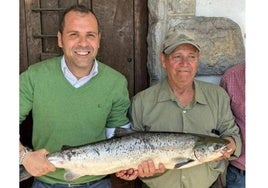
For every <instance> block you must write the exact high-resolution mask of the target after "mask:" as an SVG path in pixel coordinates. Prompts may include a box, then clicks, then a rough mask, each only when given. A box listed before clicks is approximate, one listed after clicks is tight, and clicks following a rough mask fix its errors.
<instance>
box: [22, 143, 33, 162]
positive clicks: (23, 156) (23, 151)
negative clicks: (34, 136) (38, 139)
mask: <svg viewBox="0 0 268 188" xmlns="http://www.w3.org/2000/svg"><path fill="white" fill-rule="evenodd" d="M31 151H32V150H31V149H30V148H28V147H23V149H21V150H20V165H21V164H22V162H23V160H24V158H25V156H26V155H27V153H29V152H31Z"/></svg>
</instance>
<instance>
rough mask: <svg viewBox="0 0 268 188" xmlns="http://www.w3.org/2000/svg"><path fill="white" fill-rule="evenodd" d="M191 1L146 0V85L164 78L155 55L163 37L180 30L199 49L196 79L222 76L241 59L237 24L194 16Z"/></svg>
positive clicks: (218, 18) (158, 50)
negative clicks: (205, 76) (206, 76)
mask: <svg viewBox="0 0 268 188" xmlns="http://www.w3.org/2000/svg"><path fill="white" fill-rule="evenodd" d="M195 3H196V2H195V0H148V8H149V30H148V36H147V42H148V60H147V66H148V71H149V75H150V84H151V85H152V84H154V83H156V82H158V81H160V80H162V79H163V78H165V77H166V73H165V70H164V69H163V68H162V65H161V62H160V59H159V54H160V49H161V43H162V41H163V40H164V38H165V34H166V33H167V32H168V31H169V30H171V29H176V30H180V31H181V32H182V33H185V34H187V35H189V36H191V37H192V38H194V39H195V40H196V41H197V42H198V43H199V45H200V47H201V57H200V62H199V69H198V72H197V76H202V75H222V74H223V73H224V72H225V70H226V69H228V68H229V67H231V66H233V65H234V64H237V63H240V62H242V61H243V60H244V59H245V48H244V41H243V37H242V34H241V29H240V27H239V25H238V24H237V23H235V22H234V21H232V20H231V19H229V18H224V17H200V16H195Z"/></svg>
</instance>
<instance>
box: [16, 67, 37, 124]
mask: <svg viewBox="0 0 268 188" xmlns="http://www.w3.org/2000/svg"><path fill="white" fill-rule="evenodd" d="M19 82H20V88H19V98H20V101H19V118H20V124H21V122H23V121H24V120H25V119H26V117H27V115H28V114H29V112H30V111H31V109H32V106H33V93H34V87H33V82H32V80H31V77H30V70H29V69H28V70H26V71H25V72H23V73H21V75H20V77H19Z"/></svg>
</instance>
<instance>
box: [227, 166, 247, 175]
mask: <svg viewBox="0 0 268 188" xmlns="http://www.w3.org/2000/svg"><path fill="white" fill-rule="evenodd" d="M230 166H232V167H233V168H235V169H236V171H238V172H239V173H240V174H243V175H244V176H245V175H246V171H245V170H241V169H239V168H237V167H235V166H234V165H231V164H230Z"/></svg>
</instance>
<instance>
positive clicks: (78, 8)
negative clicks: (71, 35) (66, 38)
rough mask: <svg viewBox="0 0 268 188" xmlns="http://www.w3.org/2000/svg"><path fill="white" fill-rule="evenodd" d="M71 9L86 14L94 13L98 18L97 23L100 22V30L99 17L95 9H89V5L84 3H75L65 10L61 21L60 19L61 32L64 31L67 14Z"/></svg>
mask: <svg viewBox="0 0 268 188" xmlns="http://www.w3.org/2000/svg"><path fill="white" fill-rule="evenodd" d="M71 11H75V12H80V13H85V14H90V13H91V14H93V15H94V17H95V18H96V20H97V24H98V30H99V20H98V18H97V16H96V15H95V13H94V12H93V10H91V9H89V8H88V7H87V6H85V5H82V4H75V5H72V6H70V7H69V8H66V9H65V10H64V12H63V15H62V18H61V21H60V26H59V32H60V33H62V31H63V28H64V25H65V17H66V14H67V13H69V12H71Z"/></svg>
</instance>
